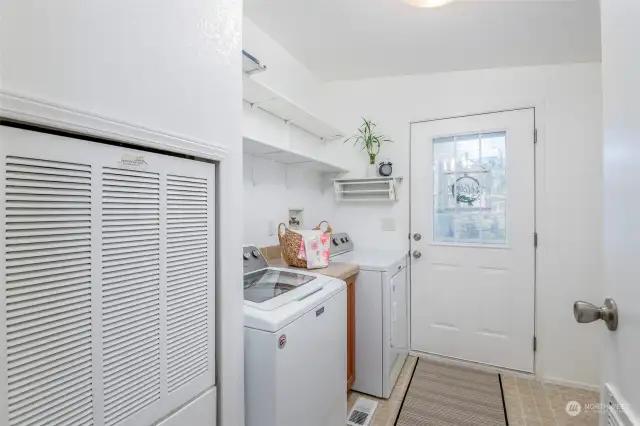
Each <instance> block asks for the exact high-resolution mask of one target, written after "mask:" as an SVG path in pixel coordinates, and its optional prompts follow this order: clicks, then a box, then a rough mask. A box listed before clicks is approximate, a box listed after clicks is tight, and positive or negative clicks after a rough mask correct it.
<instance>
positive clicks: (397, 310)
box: [389, 268, 409, 368]
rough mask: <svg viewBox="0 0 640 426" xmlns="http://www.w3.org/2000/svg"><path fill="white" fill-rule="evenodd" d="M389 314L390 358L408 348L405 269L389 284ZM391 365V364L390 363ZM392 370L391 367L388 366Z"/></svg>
mask: <svg viewBox="0 0 640 426" xmlns="http://www.w3.org/2000/svg"><path fill="white" fill-rule="evenodd" d="M389 293H390V294H389V296H390V297H389V303H390V306H389V312H390V315H389V317H390V321H391V326H390V330H391V336H390V339H391V349H392V352H394V355H395V356H393V357H392V358H395V357H396V356H398V355H399V354H400V353H403V352H406V351H407V350H408V348H409V325H408V321H409V317H408V312H407V269H406V268H402V269H401V270H400V272H398V273H397V274H395V275H394V276H393V278H391V281H390V283H389ZM391 364H392V363H391ZM389 368H393V365H389Z"/></svg>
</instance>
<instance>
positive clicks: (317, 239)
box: [295, 230, 330, 269]
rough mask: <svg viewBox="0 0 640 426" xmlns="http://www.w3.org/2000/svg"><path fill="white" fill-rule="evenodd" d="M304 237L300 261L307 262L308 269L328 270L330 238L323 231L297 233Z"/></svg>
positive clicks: (299, 252) (301, 240)
mask: <svg viewBox="0 0 640 426" xmlns="http://www.w3.org/2000/svg"><path fill="white" fill-rule="evenodd" d="M295 232H297V233H299V234H300V235H302V238H301V239H300V248H299V250H298V259H303V260H305V259H306V261H307V269H317V268H326V267H327V266H329V237H330V235H329V234H328V233H324V232H322V231H316V230H311V231H295Z"/></svg>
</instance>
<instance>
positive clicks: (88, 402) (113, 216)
mask: <svg viewBox="0 0 640 426" xmlns="http://www.w3.org/2000/svg"><path fill="white" fill-rule="evenodd" d="M214 178H215V166H214V165H213V164H209V163H203V162H197V161H189V160H186V159H183V158H176V157H171V156H167V155H160V154H157V153H150V152H145V151H139V150H135V149H130V148H125V147H120V146H111V145H106V144H101V143H94V142H88V141H85V140H79V139H75V138H68V137H61V136H57V135H51V134H45V133H40V132H33V131H27V130H22V129H16V128H9V127H5V126H2V127H0V188H2V190H3V191H4V192H5V196H4V197H2V198H1V199H0V212H1V213H0V215H1V220H2V221H3V226H2V227H0V240H2V242H3V244H2V246H1V248H0V275H1V276H2V280H3V281H4V283H5V284H4V285H3V286H0V342H1V343H0V344H1V345H2V346H3V347H6V348H7V352H6V353H7V356H5V353H4V351H0V371H1V372H2V374H1V375H0V376H1V377H0V401H2V402H3V403H0V424H2V425H5V424H6V425H11V426H14V425H15V426H18V425H26V424H36V423H37V422H38V421H42V422H43V424H44V423H45V422H47V424H54V423H55V424H58V423H56V422H59V423H60V424H69V425H71V424H95V425H118V426H129V425H135V426H137V425H149V424H154V423H156V422H158V421H160V420H162V419H163V418H164V417H166V416H167V415H168V414H170V413H172V412H173V411H175V410H177V409H179V408H180V407H181V406H183V405H184V404H186V403H188V402H189V401H191V400H192V399H194V398H195V397H196V396H198V395H200V394H201V393H203V392H205V391H207V390H208V389H211V388H213V386H214V385H215V373H214V372H215V336H214V329H215V322H214V319H215V287H214V285H215V265H214V248H215V234H214V223H215V216H214V215H215V205H214V202H215V201H214V200H215V192H214V187H215V181H214ZM54 420H55V421H54ZM212 420H213V419H208V420H207V421H208V422H209V423H211V421H212Z"/></svg>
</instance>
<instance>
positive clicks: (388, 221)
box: [380, 217, 396, 231]
mask: <svg viewBox="0 0 640 426" xmlns="http://www.w3.org/2000/svg"><path fill="white" fill-rule="evenodd" d="M380 229H381V230H383V231H395V230H396V220H395V218H393V217H383V218H382V219H380Z"/></svg>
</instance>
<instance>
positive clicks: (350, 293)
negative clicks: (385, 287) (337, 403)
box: [345, 275, 356, 392]
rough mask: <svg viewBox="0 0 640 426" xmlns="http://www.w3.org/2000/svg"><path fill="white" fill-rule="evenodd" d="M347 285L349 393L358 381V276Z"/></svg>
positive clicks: (353, 276)
mask: <svg viewBox="0 0 640 426" xmlns="http://www.w3.org/2000/svg"><path fill="white" fill-rule="evenodd" d="M345 282H346V283H347V392H349V391H351V386H353V382H354V381H355V380H356V275H352V276H350V277H349V278H347V279H346V280H345Z"/></svg>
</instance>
